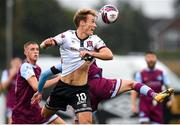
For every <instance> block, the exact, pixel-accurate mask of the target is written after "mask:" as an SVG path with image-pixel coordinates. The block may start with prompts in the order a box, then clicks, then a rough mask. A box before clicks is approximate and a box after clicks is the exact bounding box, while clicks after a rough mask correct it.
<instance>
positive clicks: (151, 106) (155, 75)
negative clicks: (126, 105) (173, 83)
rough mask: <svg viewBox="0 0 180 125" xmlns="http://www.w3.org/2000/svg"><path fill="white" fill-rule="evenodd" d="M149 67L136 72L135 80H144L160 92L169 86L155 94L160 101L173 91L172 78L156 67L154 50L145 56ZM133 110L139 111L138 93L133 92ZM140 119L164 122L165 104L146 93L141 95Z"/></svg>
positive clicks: (145, 83) (149, 121)
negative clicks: (137, 104) (147, 95)
mask: <svg viewBox="0 0 180 125" xmlns="http://www.w3.org/2000/svg"><path fill="white" fill-rule="evenodd" d="M145 59H146V63H147V68H145V69H143V70H141V71H140V72H137V73H136V74H135V80H136V81H138V82H143V83H144V85H147V86H149V87H151V88H152V89H153V90H154V91H155V92H157V93H160V92H162V90H163V86H165V87H166V88H168V89H167V90H166V91H164V92H162V93H160V94H159V95H158V96H155V100H159V101H160V102H162V101H163V99H164V98H165V97H167V96H170V95H171V94H172V93H173V89H172V88H169V84H170V80H169V79H168V77H167V75H166V74H165V73H164V71H162V70H160V69H158V68H156V67H155V66H156V61H157V57H156V54H155V53H154V52H152V51H149V52H147V53H146V56H145ZM131 95H132V110H133V112H137V109H136V108H137V106H136V100H137V93H136V92H132V94H131ZM139 99H140V101H139V117H140V118H139V121H140V123H143V124H151V123H158V124H163V121H164V119H163V115H164V113H163V104H162V103H156V102H155V101H154V100H153V99H152V98H149V97H146V96H144V95H140V96H139Z"/></svg>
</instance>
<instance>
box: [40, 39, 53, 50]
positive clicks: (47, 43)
mask: <svg viewBox="0 0 180 125" xmlns="http://www.w3.org/2000/svg"><path fill="white" fill-rule="evenodd" d="M55 45H56V41H55V40H54V39H53V38H48V39H45V40H44V41H43V42H42V43H41V44H40V48H42V49H45V48H47V47H50V46H55Z"/></svg>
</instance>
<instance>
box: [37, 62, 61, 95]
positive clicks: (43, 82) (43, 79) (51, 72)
mask: <svg viewBox="0 0 180 125" xmlns="http://www.w3.org/2000/svg"><path fill="white" fill-rule="evenodd" d="M61 71H62V67H61V64H58V65H56V66H52V67H51V68H49V69H47V70H45V71H44V72H42V74H41V76H40V78H39V84H38V92H40V93H42V91H43V88H47V87H49V86H51V85H53V84H54V83H56V82H57V81H58V80H59V76H58V77H56V78H54V79H52V80H48V81H47V79H48V78H49V77H50V76H52V75H56V74H58V73H61ZM46 81H47V82H46Z"/></svg>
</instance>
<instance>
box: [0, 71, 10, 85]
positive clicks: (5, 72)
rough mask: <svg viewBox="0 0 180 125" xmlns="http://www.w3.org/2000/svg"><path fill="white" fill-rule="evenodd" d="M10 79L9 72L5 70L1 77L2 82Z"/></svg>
mask: <svg viewBox="0 0 180 125" xmlns="http://www.w3.org/2000/svg"><path fill="white" fill-rule="evenodd" d="M7 79H8V70H4V71H3V72H2V75H1V82H4V81H6V80H7Z"/></svg>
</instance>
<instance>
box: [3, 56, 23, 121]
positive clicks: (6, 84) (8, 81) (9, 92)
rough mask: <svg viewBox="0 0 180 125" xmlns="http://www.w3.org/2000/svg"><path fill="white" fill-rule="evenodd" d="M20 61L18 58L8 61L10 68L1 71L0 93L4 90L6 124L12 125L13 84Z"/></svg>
mask: <svg viewBox="0 0 180 125" xmlns="http://www.w3.org/2000/svg"><path fill="white" fill-rule="evenodd" d="M21 63H22V60H21V59H20V58H18V57H15V58H13V59H12V60H11V61H10V67H9V68H8V69H6V70H4V71H3V73H2V77H1V82H2V83H1V84H0V85H1V86H0V92H4V90H6V91H5V92H6V117H7V123H8V124H11V123H12V118H11V116H12V109H13V106H14V103H15V99H16V97H15V82H16V76H17V73H18V71H19V67H20V65H21Z"/></svg>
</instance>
